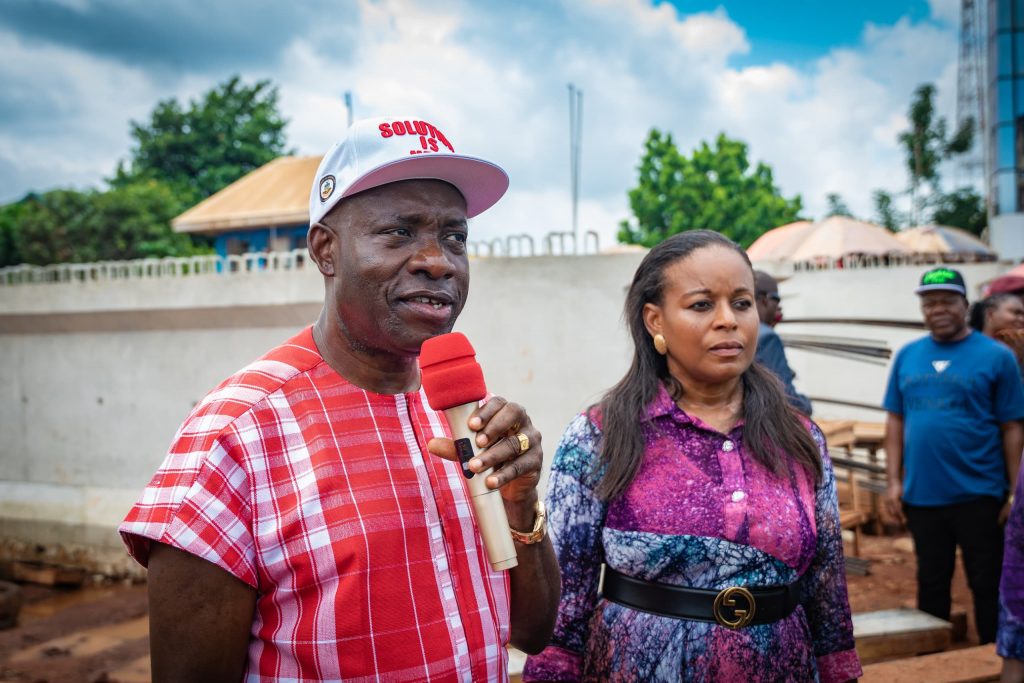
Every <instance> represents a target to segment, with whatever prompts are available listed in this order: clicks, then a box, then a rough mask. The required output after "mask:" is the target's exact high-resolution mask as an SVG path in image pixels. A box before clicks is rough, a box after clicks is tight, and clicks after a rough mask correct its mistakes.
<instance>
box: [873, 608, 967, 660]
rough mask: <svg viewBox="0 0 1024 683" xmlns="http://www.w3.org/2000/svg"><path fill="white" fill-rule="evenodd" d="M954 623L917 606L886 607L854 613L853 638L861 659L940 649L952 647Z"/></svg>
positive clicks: (904, 655)
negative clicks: (916, 607)
mask: <svg viewBox="0 0 1024 683" xmlns="http://www.w3.org/2000/svg"><path fill="white" fill-rule="evenodd" d="M952 635H953V625H952V624H951V623H949V622H948V621H944V620H942V619H939V618H937V617H933V616H932V615H930V614H926V613H924V612H922V611H920V610H916V609H909V608H904V609H887V610H881V611H879V612H863V613H861V614H854V615H853V637H854V640H855V641H856V644H857V654H858V655H859V656H860V661H861V662H877V661H880V660H883V659H892V658H894V657H909V656H912V655H919V654H927V653H931V652H941V651H943V650H946V649H947V648H949V644H950V641H951V640H952Z"/></svg>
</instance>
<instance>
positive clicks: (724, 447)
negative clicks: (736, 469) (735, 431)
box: [722, 441, 733, 453]
mask: <svg viewBox="0 0 1024 683" xmlns="http://www.w3.org/2000/svg"><path fill="white" fill-rule="evenodd" d="M732 449H733V445H732V441H725V442H723V443H722V450H723V451H725V452H726V453H730V452H732Z"/></svg>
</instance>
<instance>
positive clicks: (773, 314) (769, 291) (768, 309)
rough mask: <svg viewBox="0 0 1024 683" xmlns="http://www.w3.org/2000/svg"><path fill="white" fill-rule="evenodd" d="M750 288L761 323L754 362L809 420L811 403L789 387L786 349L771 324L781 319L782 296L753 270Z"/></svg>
mask: <svg viewBox="0 0 1024 683" xmlns="http://www.w3.org/2000/svg"><path fill="white" fill-rule="evenodd" d="M754 285H755V286H756V287H757V292H756V302H757V315H758V317H759V318H760V319H761V324H760V325H759V326H758V329H757V355H756V356H755V358H754V360H756V361H757V362H758V363H760V364H761V365H763V366H765V367H766V368H768V369H769V370H771V371H772V372H773V373H774V374H775V376H776V377H778V378H779V381H781V382H782V386H783V387H785V389H786V398H787V399H788V400H789V402H790V404H791V405H792V406H793V407H794V408H796V409H797V410H799V411H800V412H801V413H803V414H804V415H806V416H808V417H810V415H811V400H810V399H809V398H807V397H806V396H804V395H803V394H801V393H800V392H799V391H797V390H796V387H794V386H793V379H794V378H795V377H796V373H795V372H793V370H792V368H790V367H789V361H788V360H787V359H786V349H785V348H784V347H783V345H782V339H781V338H780V337H779V334H778V332H776V331H775V325H777V324H778V322H779V321H780V320H781V319H782V305H781V301H782V297H780V296H779V283H778V282H776V281H775V278H773V277H772V276H771V275H769V274H768V273H765V272H764V271H760V270H755V271H754Z"/></svg>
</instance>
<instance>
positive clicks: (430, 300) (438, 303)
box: [406, 296, 448, 311]
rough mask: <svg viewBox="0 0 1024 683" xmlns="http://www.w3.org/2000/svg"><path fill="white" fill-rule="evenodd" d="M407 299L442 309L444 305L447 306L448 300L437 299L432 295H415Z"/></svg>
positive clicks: (435, 308)
mask: <svg viewBox="0 0 1024 683" xmlns="http://www.w3.org/2000/svg"><path fill="white" fill-rule="evenodd" d="M406 301H415V302H417V303H421V304H430V305H431V306H433V307H434V310H435V311H436V310H440V309H441V307H442V306H447V305H448V302H446V301H442V300H441V299H436V298H434V297H432V296H414V297H410V298H408V299H406Z"/></svg>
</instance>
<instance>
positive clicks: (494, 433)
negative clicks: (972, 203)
mask: <svg viewBox="0 0 1024 683" xmlns="http://www.w3.org/2000/svg"><path fill="white" fill-rule="evenodd" d="M507 187H508V177H507V176H506V175H505V172H504V171H503V170H502V169H501V168H499V167H498V166H496V165H494V164H492V163H490V162H488V161H485V160H482V159H477V158H474V157H469V156H464V155H460V154H456V153H455V149H454V147H453V146H452V143H451V140H450V139H449V137H448V136H446V135H445V134H443V133H442V132H441V131H440V130H438V129H437V128H436V127H435V126H434V125H432V124H429V123H427V122H425V121H422V120H416V119H413V120H409V119H402V120H398V119H392V118H386V119H364V120H361V121H357V122H356V123H354V124H353V125H352V126H351V127H350V128H349V130H348V132H347V134H346V136H345V137H343V138H342V140H340V141H339V142H338V143H337V144H336V145H335V146H334V147H333V148H332V149H331V150H330V151H329V152H328V153H327V154H326V155H325V156H324V158H323V161H322V162H321V164H320V168H319V169H318V171H317V174H316V176H315V177H314V178H313V184H312V188H311V193H310V204H309V214H310V228H309V233H308V242H309V254H310V258H311V259H312V261H313V262H314V263H315V264H316V266H317V268H318V269H319V271H320V273H321V275H322V276H323V283H324V306H323V309H322V311H321V314H320V317H319V318H318V320H316V322H314V323H313V324H312V325H311V326H309V327H306V328H305V329H304V330H302V331H301V332H299V333H298V334H297V335H295V336H294V337H292V338H291V339H289V340H287V341H285V342H284V343H282V344H281V345H280V346H277V347H276V348H274V349H272V350H271V351H269V352H268V353H267V354H266V355H265V356H263V357H262V358H260V359H258V360H257V361H255V362H253V363H252V364H251V365H249V366H248V367H246V368H244V369H243V370H241V371H239V372H238V373H236V374H235V375H233V376H232V377H229V378H228V379H227V380H225V381H224V382H223V383H221V384H220V386H218V387H217V388H216V389H214V390H213V391H211V392H210V393H209V394H208V395H207V396H206V397H205V398H204V399H203V400H201V401H200V402H199V404H198V405H196V406H195V408H194V409H193V410H192V413H191V414H190V415H189V416H188V417H187V418H186V420H185V422H184V424H183V425H182V426H181V428H180V429H179V431H178V434H177V435H176V437H175V440H174V443H173V444H172V445H171V448H170V451H169V453H168V454H167V457H166V459H165V460H164V463H163V465H162V466H161V467H160V469H159V470H158V471H157V473H156V475H155V476H154V477H153V479H152V481H151V482H150V484H149V486H148V487H147V488H146V489H145V491H144V492H143V494H142V495H141V497H140V498H139V501H138V502H137V503H136V505H135V506H134V507H133V508H132V509H131V511H130V512H129V513H128V516H127V518H126V519H125V521H124V523H123V524H122V525H121V528H120V531H121V534H122V537H123V539H124V542H125V544H126V545H127V546H128V550H129V552H130V553H131V554H132V556H133V557H134V558H135V559H136V560H138V561H139V562H140V563H142V564H143V565H148V567H149V579H148V582H149V605H150V609H149V620H150V649H151V658H152V670H153V681H154V683H163V682H165V681H217V682H222V681H223V682H229V681H241V680H243V679H244V680H245V681H248V682H250V683H258V682H261V681H265V682H267V683H270V682H271V681H275V682H276V681H284V680H287V681H339V680H360V681H368V680H387V681H424V680H439V681H440V680H443V681H507V680H508V656H507V651H506V647H505V646H506V645H507V644H509V643H510V642H511V643H512V644H514V645H515V646H516V647H518V648H520V649H523V650H525V651H527V652H530V651H534V652H538V651H540V650H541V649H543V647H544V646H545V645H546V644H547V642H548V637H549V635H550V633H551V629H552V628H553V625H554V619H555V610H556V606H557V603H558V591H559V585H560V584H559V574H558V564H557V561H556V559H555V555H554V551H553V550H552V548H551V542H550V539H548V538H546V535H545V533H544V512H543V506H541V505H540V504H539V503H540V501H539V500H538V495H537V483H538V480H539V478H540V471H541V464H542V459H543V453H542V450H541V448H540V434H539V433H538V432H537V430H536V428H535V427H534V426H533V424H532V422H531V420H530V418H529V415H527V413H526V411H525V410H524V409H523V408H522V407H521V406H519V405H517V404H515V403H510V402H508V401H506V400H505V399H503V398H500V397H496V396H495V397H491V398H490V399H489V400H488V401H487V402H486V403H485V404H483V405H482V406H481V407H480V408H478V409H477V410H476V411H475V412H474V414H473V415H472V416H471V417H470V418H469V421H468V422H469V425H468V426H469V427H470V428H471V429H473V430H474V431H478V432H479V435H478V436H477V443H478V444H480V445H481V446H485V447H486V450H484V451H483V452H482V453H481V454H480V455H479V456H477V457H474V458H473V459H472V460H470V461H469V463H468V465H469V468H470V469H471V470H472V471H474V472H480V471H483V470H485V469H487V468H489V467H492V466H497V467H498V468H499V469H498V470H497V471H496V472H495V474H494V475H493V476H490V477H488V480H487V482H486V484H487V485H488V486H489V487H490V488H492V489H496V488H500V490H501V494H502V498H503V500H504V502H505V509H506V512H507V513H508V520H509V524H510V525H511V527H512V529H514V530H515V531H517V532H519V533H518V535H517V534H516V533H513V534H512V535H513V538H514V539H515V541H516V550H517V553H518V561H519V565H518V566H517V567H515V568H514V569H511V570H510V571H509V572H508V573H504V572H497V571H493V570H492V569H491V567H490V565H489V564H488V562H487V559H486V558H487V554H486V551H485V549H484V546H483V543H482V541H481V537H480V533H479V531H478V529H477V525H476V522H475V519H474V517H473V515H472V505H471V503H470V497H469V492H468V490H467V487H466V480H465V477H464V476H463V473H462V469H461V467H460V466H459V464H457V462H452V461H451V460H454V459H455V455H454V451H455V449H454V444H453V442H452V441H451V439H450V438H448V436H449V435H450V430H449V426H448V423H447V421H446V419H445V415H444V413H441V412H437V411H435V410H433V409H431V408H430V406H429V404H428V402H427V400H426V398H425V396H424V394H423V390H422V388H421V386H420V372H419V366H418V363H417V359H418V356H419V352H420V346H421V345H422V344H423V342H424V341H426V340H427V339H429V338H431V337H434V336H436V335H439V334H442V333H446V332H449V331H450V330H451V329H452V325H454V323H455V319H456V318H457V317H458V315H459V313H460V312H461V311H462V308H463V305H464V304H465V302H466V297H467V296H468V294H469V261H468V256H467V252H466V239H467V234H468V231H469V226H468V219H469V218H472V217H473V216H475V215H477V214H479V213H481V212H482V211H485V210H486V209H487V208H489V207H490V206H492V205H493V204H494V203H495V202H497V201H498V199H499V198H500V197H501V196H502V195H503V194H504V192H505V189H506V188H507ZM509 286H514V285H512V284H509ZM503 314H508V315H513V316H516V317H517V319H518V318H522V319H524V320H525V319H527V318H529V316H531V315H532V313H531V312H530V311H526V310H524V311H503ZM438 456H440V457H438Z"/></svg>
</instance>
